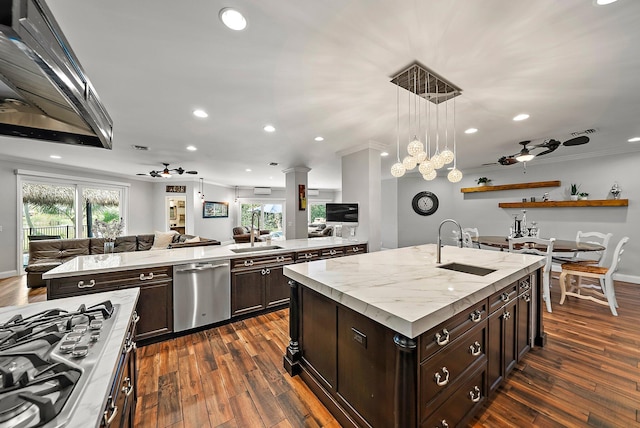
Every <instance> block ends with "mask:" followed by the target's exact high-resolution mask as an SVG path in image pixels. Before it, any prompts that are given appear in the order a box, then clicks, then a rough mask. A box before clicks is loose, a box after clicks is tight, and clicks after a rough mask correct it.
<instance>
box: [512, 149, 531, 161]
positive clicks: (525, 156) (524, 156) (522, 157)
mask: <svg viewBox="0 0 640 428" xmlns="http://www.w3.org/2000/svg"><path fill="white" fill-rule="evenodd" d="M535 157H536V155H532V154H531V153H529V150H527V149H523V150H522V151H521V152H520V154H519V155H518V156H516V160H517V161H518V162H529V161H530V160H531V159H533V158H535Z"/></svg>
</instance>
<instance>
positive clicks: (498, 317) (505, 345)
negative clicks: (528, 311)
mask: <svg viewBox="0 0 640 428" xmlns="http://www.w3.org/2000/svg"><path fill="white" fill-rule="evenodd" d="M507 288H508V290H506V291H502V292H499V293H496V294H495V295H493V296H491V297H490V298H489V301H490V302H495V301H497V300H498V299H496V295H497V296H500V297H499V298H500V299H501V300H502V302H503V304H502V306H501V307H500V308H497V309H495V310H494V312H493V313H492V314H491V315H489V325H488V329H489V342H488V358H489V361H488V367H487V381H488V385H489V393H491V392H492V391H494V390H495V389H496V388H497V387H498V386H499V385H500V383H501V382H502V381H503V380H504V378H505V377H506V376H507V375H508V374H509V373H510V372H511V370H512V369H513V367H515V364H516V361H517V360H518V342H517V337H516V334H517V330H518V328H517V323H518V313H517V310H518V298H517V296H514V297H510V296H511V295H513V294H515V289H516V287H515V286H510V287H507ZM512 291H513V292H514V293H512Z"/></svg>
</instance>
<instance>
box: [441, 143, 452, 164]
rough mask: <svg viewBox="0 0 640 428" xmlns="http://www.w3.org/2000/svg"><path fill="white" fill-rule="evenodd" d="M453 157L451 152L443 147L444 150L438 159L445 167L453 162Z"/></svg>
mask: <svg viewBox="0 0 640 428" xmlns="http://www.w3.org/2000/svg"><path fill="white" fill-rule="evenodd" d="M454 157H455V155H454V154H453V152H452V151H451V150H449V148H448V147H445V149H444V150H443V151H442V152H440V158H441V159H442V161H443V162H444V164H445V165H448V164H450V163H451V162H453V158H454Z"/></svg>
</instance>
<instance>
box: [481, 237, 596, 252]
mask: <svg viewBox="0 0 640 428" xmlns="http://www.w3.org/2000/svg"><path fill="white" fill-rule="evenodd" d="M543 239H549V238H543ZM471 240H472V241H473V242H476V243H478V244H480V245H486V246H487V247H493V248H499V249H500V250H501V251H502V250H505V249H506V250H508V249H509V238H508V237H507V236H478V237H476V238H472V239H471ZM533 248H536V246H534V247H533ZM536 249H539V250H541V251H546V247H545V246H540V248H536ZM604 249H605V247H604V246H602V245H600V244H595V243H592V242H577V241H571V240H565V239H556V240H555V241H554V242H553V252H554V253H577V252H583V251H603V250H604Z"/></svg>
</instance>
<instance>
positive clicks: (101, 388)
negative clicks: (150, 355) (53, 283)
mask: <svg viewBox="0 0 640 428" xmlns="http://www.w3.org/2000/svg"><path fill="white" fill-rule="evenodd" d="M139 292H140V289H139V288H128V289H124V290H118V291H110V292H106V293H94V294H87V295H84V296H78V297H68V298H65V299H57V300H47V301H46V302H38V303H31V304H29V305H23V306H6V307H2V308H0V322H2V321H3V320H8V319H10V318H11V317H12V316H13V315H17V314H22V316H23V317H26V316H28V315H32V314H35V313H38V312H42V311H45V310H48V309H55V308H61V309H66V310H76V309H77V308H78V307H79V306H80V305H81V304H84V305H86V306H87V307H88V306H91V305H96V304H99V303H102V302H104V301H105V300H111V303H113V305H114V306H115V308H116V311H115V312H114V317H115V318H114V324H113V328H112V329H111V331H110V332H109V334H108V335H107V334H102V335H101V336H100V340H101V341H107V342H106V343H105V346H104V347H103V348H102V355H100V356H99V361H100V362H99V364H96V365H95V367H94V370H93V372H92V373H91V377H90V378H89V379H88V380H87V382H85V383H84V388H83V389H82V390H81V391H80V390H78V391H76V390H74V391H73V393H72V394H73V395H72V397H71V399H70V402H71V400H73V397H77V400H76V401H75V403H74V411H73V414H72V416H71V420H70V421H68V424H67V425H65V426H66V427H68V428H73V427H78V428H80V427H82V428H85V427H92V426H94V427H98V426H100V422H101V419H102V413H103V411H104V407H105V406H106V404H107V398H108V395H109V388H110V387H111V384H112V383H113V381H114V377H115V374H116V373H115V372H116V367H117V365H118V359H119V358H120V350H121V349H122V346H123V344H124V341H125V333H126V330H127V327H128V326H129V320H130V319H131V314H133V311H134V310H135V307H136V304H137V302H138V295H139ZM68 404H69V403H68ZM47 426H49V424H47ZM56 426H57V425H56Z"/></svg>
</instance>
